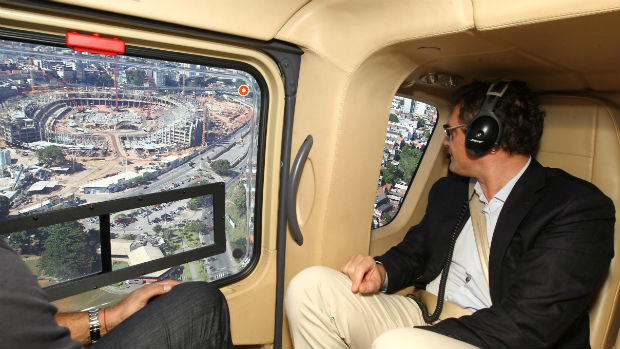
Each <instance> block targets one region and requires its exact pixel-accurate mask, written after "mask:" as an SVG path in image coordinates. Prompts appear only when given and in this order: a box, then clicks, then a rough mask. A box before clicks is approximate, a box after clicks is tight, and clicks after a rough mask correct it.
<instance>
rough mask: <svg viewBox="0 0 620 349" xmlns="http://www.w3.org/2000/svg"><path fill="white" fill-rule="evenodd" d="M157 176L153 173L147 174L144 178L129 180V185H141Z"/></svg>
mask: <svg viewBox="0 0 620 349" xmlns="http://www.w3.org/2000/svg"><path fill="white" fill-rule="evenodd" d="M153 176H155V175H154V174H153V173H152V172H145V173H144V174H143V175H142V176H138V177H135V178H132V179H130V180H129V182H128V183H129V184H133V183H140V182H144V181H148V180H150V179H152V178H153Z"/></svg>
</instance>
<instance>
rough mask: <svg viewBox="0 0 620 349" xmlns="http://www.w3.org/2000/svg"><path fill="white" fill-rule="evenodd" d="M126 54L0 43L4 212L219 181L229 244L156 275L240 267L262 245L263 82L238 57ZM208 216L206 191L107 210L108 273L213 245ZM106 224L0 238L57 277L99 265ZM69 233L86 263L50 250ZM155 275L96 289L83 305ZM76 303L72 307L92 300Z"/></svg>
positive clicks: (214, 275) (219, 273) (217, 273)
mask: <svg viewBox="0 0 620 349" xmlns="http://www.w3.org/2000/svg"><path fill="white" fill-rule="evenodd" d="M127 51H128V54H127V55H122V56H116V57H112V56H104V55H97V54H90V53H86V52H76V51H73V50H72V49H69V48H66V47H60V46H53V45H46V44H40V43H38V44H32V43H24V42H18V41H11V40H0V148H1V151H0V215H2V217H3V218H1V219H11V218H14V217H17V216H21V215H30V214H36V213H40V212H46V211H49V210H54V209H57V208H62V207H74V206H79V205H88V204H91V203H98V202H102V201H107V200H112V199H119V198H123V197H127V196H135V195H142V194H149V193H157V192H166V191H170V190H174V189H179V188H187V187H191V186H195V185H201V184H207V183H215V182H223V183H224V184H225V189H226V190H225V202H226V215H225V217H226V219H225V226H226V239H227V245H229V246H230V248H229V249H227V252H225V253H223V254H220V255H215V256H211V257H208V258H206V259H204V260H196V261H192V262H189V263H187V264H184V265H181V266H178V267H177V268H173V269H174V270H168V271H167V272H166V273H162V275H163V274H166V275H165V277H172V278H176V279H179V280H204V281H216V280H219V279H222V278H226V277H229V276H231V275H235V274H238V273H239V272H241V271H242V270H244V268H246V267H247V265H248V263H249V261H250V259H251V258H252V256H253V254H254V246H255V244H254V243H255V232H254V226H255V216H256V213H255V202H256V175H257V159H260V156H259V154H258V152H259V143H260V138H261V136H260V134H261V132H260V130H261V115H262V114H263V113H262V112H261V108H262V107H263V105H264V104H265V103H264V102H262V100H263V99H264V98H265V97H264V95H265V93H264V91H263V90H262V89H264V87H263V86H264V83H263V82H262V80H261V78H260V76H258V74H257V73H255V72H254V71H253V69H252V68H251V67H249V66H245V65H243V64H241V63H238V62H227V61H222V60H215V59H208V58H204V57H196V56H189V55H182V54H176V53H174V54H173V53H166V52H161V51H155V50H146V49H142V48H140V49H134V51H135V52H137V54H135V55H131V52H130V51H131V48H129V47H128V49H127ZM212 214H213V206H212V199H211V201H210V195H205V196H200V197H193V198H190V199H186V200H179V201H174V202H164V203H160V204H157V205H150V206H147V207H141V208H137V209H131V210H126V211H119V212H113V213H110V223H111V228H110V238H111V244H112V246H111V248H112V250H113V253H112V255H113V256H112V263H113V265H112V267H113V270H118V269H122V268H125V267H127V266H129V265H134V264H136V263H140V262H141V261H149V260H152V259H155V258H161V257H164V256H169V255H174V254H175V253H179V252H181V251H186V250H188V249H193V248H198V247H200V246H205V245H209V244H212V243H213V237H212V236H210V235H209V231H210V229H212V226H213V216H212ZM98 226H99V222H98V218H97V217H93V218H88V219H81V220H79V221H75V222H72V223H61V224H57V225H53V226H48V227H46V228H40V229H36V230H33V231H22V232H16V233H12V234H10V235H5V236H2V237H3V238H4V239H5V240H6V241H7V242H8V243H9V244H10V245H11V246H12V247H13V248H14V249H16V250H17V251H18V252H19V253H21V255H22V257H23V259H24V260H26V262H27V264H28V265H29V266H30V267H31V269H32V271H33V272H34V274H35V275H37V276H38V278H39V280H40V282H41V283H42V284H50V283H55V282H59V281H62V280H67V279H72V278H77V277H81V276H83V275H88V274H92V273H97V272H99V271H100V270H101V269H100V267H99V266H97V261H98V259H100V251H99V250H98V246H99V245H100V241H99V235H98V234H99V233H98V232H97V231H96V229H95V228H96V227H98ZM67 232H70V233H71V236H73V238H72V239H70V241H71V243H72V244H76V246H75V249H72V250H74V251H78V252H75V253H79V254H83V256H82V255H80V257H79V260H82V261H87V262H85V263H80V264H79V265H78V266H76V267H75V268H73V269H71V272H67V271H63V270H65V269H66V268H65V266H66V265H67V263H68V261H69V259H67V258H59V257H58V258H56V259H54V258H50V256H51V255H55V254H53V253H52V251H53V249H52V248H50V247H49V246H51V245H53V241H52V240H51V239H50V237H55V236H65V237H66V236H67V234H66V233H67ZM93 232H95V234H93ZM59 244H60V242H59ZM78 245H79V246H78ZM124 250H127V251H125V252H127V253H126V254H122V253H121V252H122V251H124ZM137 250H144V251H141V252H140V251H138V252H140V253H136V251H137ZM119 251H120V252H119ZM115 252H118V253H121V254H122V255H121V254H118V253H115ZM130 252H131V253H130ZM132 257H133V258H135V259H136V260H135V261H134V260H132V259H131V258H132ZM63 261H64V262H63ZM87 264H88V266H87ZM59 270H60V271H59ZM160 277H161V275H148V276H146V277H145V278H144V279H142V280H127V281H126V282H125V283H122V284H119V285H110V286H108V287H106V288H102V289H99V290H95V291H91V293H92V292H95V293H97V295H96V296H92V295H91V296H88V297H85V298H88V301H87V302H86V303H88V304H90V303H93V304H95V303H97V304H101V303H105V302H106V300H107V299H110V298H114V295H115V294H118V293H126V292H128V291H129V290H131V287H130V285H131V284H132V283H142V282H145V281H152V280H151V279H153V278H155V279H158V278H160ZM146 279H149V280H146ZM76 302H77V303H79V304H78V305H76V304H72V305H71V306H68V307H67V308H66V309H68V310H70V309H71V308H76V307H77V308H80V307H85V306H87V304H86V303H84V302H82V301H76Z"/></svg>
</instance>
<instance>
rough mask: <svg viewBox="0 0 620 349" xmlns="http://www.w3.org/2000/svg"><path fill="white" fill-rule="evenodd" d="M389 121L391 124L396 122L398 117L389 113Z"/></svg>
mask: <svg viewBox="0 0 620 349" xmlns="http://www.w3.org/2000/svg"><path fill="white" fill-rule="evenodd" d="M390 121H391V122H398V116H397V115H396V114H394V113H390Z"/></svg>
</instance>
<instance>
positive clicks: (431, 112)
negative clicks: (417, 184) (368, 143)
mask: <svg viewBox="0 0 620 349" xmlns="http://www.w3.org/2000/svg"><path fill="white" fill-rule="evenodd" d="M437 116H438V115H437V108H435V107H434V106H432V105H429V104H426V103H423V102H420V101H416V100H413V99H411V98H407V97H401V96H394V99H393V100H392V106H391V108H390V116H389V118H390V119H389V121H388V126H387V130H386V136H385V144H384V149H383V157H382V159H381V171H380V173H379V181H378V185H377V194H376V199H375V205H374V209H373V218H372V228H373V229H376V228H379V227H382V226H384V225H386V224H388V223H390V222H391V221H392V220H393V219H394V217H396V215H397V214H398V211H399V209H400V206H401V204H402V203H403V201H404V199H405V197H406V195H407V192H408V190H409V186H410V185H411V182H412V180H413V178H414V176H415V173H416V171H417V169H418V166H419V164H420V161H421V160H422V156H423V155H424V151H425V150H426V146H427V144H428V141H429V139H430V136H431V135H432V133H433V130H434V129H435V125H436V123H437Z"/></svg>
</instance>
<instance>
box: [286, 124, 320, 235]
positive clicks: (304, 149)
mask: <svg viewBox="0 0 620 349" xmlns="http://www.w3.org/2000/svg"><path fill="white" fill-rule="evenodd" d="M313 142H314V141H313V140H312V135H308V137H306V140H304V142H303V143H302V145H301V147H299V151H298V152H297V155H296V156H295V161H293V166H291V172H290V174H289V177H288V183H287V186H286V187H287V188H286V217H287V219H288V226H289V228H290V229H291V234H292V235H293V239H295V242H297V245H299V246H301V245H302V244H303V243H304V236H303V234H302V233H301V229H299V222H298V221H297V205H296V203H297V189H298V187H299V178H300V177H301V172H302V170H303V166H304V164H305V163H306V159H307V158H308V153H310V148H312V143H313Z"/></svg>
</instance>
